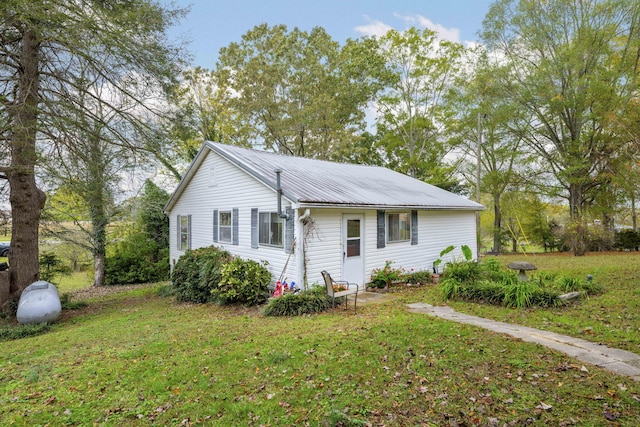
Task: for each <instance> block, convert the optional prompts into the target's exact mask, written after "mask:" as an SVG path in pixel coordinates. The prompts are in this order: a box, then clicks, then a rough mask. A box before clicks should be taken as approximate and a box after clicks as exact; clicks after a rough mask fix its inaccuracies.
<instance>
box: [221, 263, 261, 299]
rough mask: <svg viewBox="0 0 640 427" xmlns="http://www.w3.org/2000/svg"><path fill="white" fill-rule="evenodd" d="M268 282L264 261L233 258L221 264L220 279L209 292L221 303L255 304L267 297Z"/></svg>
mask: <svg viewBox="0 0 640 427" xmlns="http://www.w3.org/2000/svg"><path fill="white" fill-rule="evenodd" d="M269 283H271V273H270V272H269V270H267V267H266V262H264V261H263V262H262V263H259V262H256V261H254V260H245V259H242V258H233V259H232V260H230V261H228V262H227V263H226V264H224V265H223V266H222V269H221V270H220V280H219V281H218V282H217V283H215V284H214V285H213V288H212V289H211V294H212V295H213V297H214V299H215V301H217V302H220V303H222V304H232V303H240V304H245V305H249V306H251V305H257V304H262V303H263V302H265V301H266V299H267V298H268V296H269V288H268V286H269Z"/></svg>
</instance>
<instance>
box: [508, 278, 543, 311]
mask: <svg viewBox="0 0 640 427" xmlns="http://www.w3.org/2000/svg"><path fill="white" fill-rule="evenodd" d="M535 289H536V285H535V284H534V283H533V282H523V281H518V280H516V281H514V282H512V283H509V284H508V285H507V286H505V290H504V300H503V303H504V305H505V306H507V307H515V308H525V307H529V306H530V305H532V304H531V300H532V293H533V291H534V290H535Z"/></svg>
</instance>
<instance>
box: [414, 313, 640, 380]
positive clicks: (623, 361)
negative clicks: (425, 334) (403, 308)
mask: <svg viewBox="0 0 640 427" xmlns="http://www.w3.org/2000/svg"><path fill="white" fill-rule="evenodd" d="M409 311H411V312H413V313H424V314H428V315H430V316H436V317H440V318H442V319H447V320H452V321H454V322H459V323H466V324H469V325H475V326H479V327H481V328H485V329H488V330H491V331H494V332H497V333H501V334H507V335H511V336H512V337H516V338H520V339H521V340H523V341H528V342H533V343H537V344H540V345H544V346H546V347H549V348H551V349H554V350H557V351H560V352H562V353H565V354H567V355H569V356H571V357H575V358H576V359H578V360H581V361H582V362H585V363H589V364H592V365H595V366H598V367H600V368H603V369H607V370H609V371H611V372H614V373H616V374H620V375H625V376H628V377H631V378H632V379H634V380H636V381H640V355H638V354H635V353H631V352H629V351H624V350H618V349H615V348H611V347H607V346H606V345H602V344H597V343H593V342H590V341H585V340H582V339H579V338H573V337H568V336H566V335H560V334H556V333H554V332H549V331H543V330H540V329H534V328H529V327H526V326H519V325H513V324H511V323H504V322H498V321H495V320H489V319H484V318H482V317H477V316H471V315H468V314H464V313H458V312H456V311H455V310H453V309H452V308H451V307H446V306H444V307H439V306H433V305H430V304H425V303H414V304H409Z"/></svg>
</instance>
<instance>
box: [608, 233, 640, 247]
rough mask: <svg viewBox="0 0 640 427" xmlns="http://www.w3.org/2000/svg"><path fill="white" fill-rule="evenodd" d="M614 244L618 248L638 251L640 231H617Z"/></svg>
mask: <svg viewBox="0 0 640 427" xmlns="http://www.w3.org/2000/svg"><path fill="white" fill-rule="evenodd" d="M614 246H615V247H616V249H623V250H628V251H637V250H638V249H640V232H638V231H633V230H622V231H618V232H616V235H615V243H614Z"/></svg>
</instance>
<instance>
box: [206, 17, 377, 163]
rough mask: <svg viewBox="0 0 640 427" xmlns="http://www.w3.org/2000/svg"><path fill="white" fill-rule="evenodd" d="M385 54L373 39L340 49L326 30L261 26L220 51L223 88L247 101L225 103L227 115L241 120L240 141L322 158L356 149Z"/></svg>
mask: <svg viewBox="0 0 640 427" xmlns="http://www.w3.org/2000/svg"><path fill="white" fill-rule="evenodd" d="M378 47H379V46H378V44H377V43H376V41H375V40H373V39H362V40H348V41H347V42H346V43H345V45H344V46H343V47H340V45H339V44H338V43H337V42H335V41H334V40H332V38H331V36H330V35H329V34H328V33H327V32H326V31H325V30H324V29H323V28H320V27H316V28H313V29H312V30H311V31H309V32H307V31H302V30H300V29H298V28H294V29H293V30H291V31H290V30H289V29H288V28H287V27H286V26H285V25H276V26H272V27H270V26H268V25H267V24H261V25H258V26H256V27H254V28H253V29H251V30H249V31H248V32H246V33H245V34H244V35H243V36H242V40H241V41H239V42H237V43H236V42H234V43H231V44H229V46H227V47H224V48H222V49H221V50H220V55H219V61H218V69H217V78H218V81H217V83H218V85H219V86H222V87H224V88H226V89H227V90H228V91H230V92H238V93H240V92H241V93H242V94H243V96H239V97H236V96H223V97H222V101H223V102H224V103H225V105H224V107H225V108H228V109H230V110H232V111H234V112H236V113H237V114H236V115H235V124H236V126H237V127H238V128H239V129H238V130H237V131H236V135H238V134H240V133H245V136H243V137H242V138H237V137H236V139H239V140H244V141H254V140H259V141H262V143H263V144H264V148H265V149H269V150H274V151H277V152H280V153H286V154H293V155H299V156H312V157H320V158H329V157H331V156H332V154H333V153H334V151H335V150H336V149H337V150H338V152H340V151H342V150H341V148H340V147H341V146H345V147H350V146H351V143H353V142H354V141H357V140H359V139H360V133H361V131H362V130H364V128H365V114H364V111H365V107H366V105H367V103H368V102H369V101H371V100H372V99H373V96H374V94H376V93H377V91H378V90H379V89H380V84H379V82H378V77H379V75H380V74H382V69H383V66H384V62H383V60H382V58H381V57H380V55H379V53H378ZM311 82H313V84H311ZM227 93H228V92H227ZM274 100H277V101H276V102H274ZM228 139H230V140H231V139H233V138H228Z"/></svg>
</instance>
